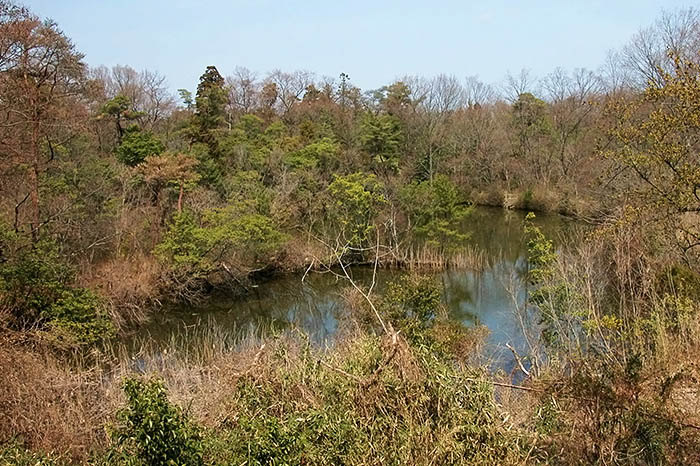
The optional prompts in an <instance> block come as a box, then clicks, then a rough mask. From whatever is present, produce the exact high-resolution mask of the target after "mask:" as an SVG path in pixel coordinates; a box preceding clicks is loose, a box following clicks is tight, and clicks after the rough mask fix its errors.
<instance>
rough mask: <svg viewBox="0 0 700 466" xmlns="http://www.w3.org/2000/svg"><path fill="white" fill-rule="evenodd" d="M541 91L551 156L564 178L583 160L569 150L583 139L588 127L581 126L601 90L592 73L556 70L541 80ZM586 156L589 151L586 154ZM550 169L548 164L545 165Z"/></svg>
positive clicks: (583, 70)
mask: <svg viewBox="0 0 700 466" xmlns="http://www.w3.org/2000/svg"><path fill="white" fill-rule="evenodd" d="M542 88H543V90H544V91H545V92H546V95H547V98H548V100H549V103H550V105H551V106H550V115H551V120H552V130H553V136H554V137H555V149H554V153H553V154H550V156H551V155H554V156H556V157H557V159H558V161H559V164H560V168H561V171H562V175H564V176H568V175H569V174H570V173H569V172H570V169H571V166H572V164H573V163H574V162H576V161H581V160H582V159H583V155H582V154H576V153H575V151H574V150H573V148H574V145H575V142H576V141H577V140H579V139H580V138H582V137H583V136H585V133H587V131H588V130H589V129H590V125H586V124H585V122H586V121H587V120H588V118H589V116H590V115H591V113H592V112H593V110H594V108H595V107H594V105H593V100H594V99H595V98H596V96H598V95H599V94H600V91H601V89H602V86H601V80H600V78H599V77H598V75H596V74H595V73H593V72H591V71H589V70H586V69H582V68H579V69H576V70H574V71H573V72H572V73H568V72H566V71H564V70H562V69H561V68H557V69H556V70H554V71H553V72H552V73H550V74H549V75H547V76H546V77H545V78H544V79H542ZM588 152H590V150H589V151H588ZM547 165H548V166H551V161H549V160H548V161H547Z"/></svg>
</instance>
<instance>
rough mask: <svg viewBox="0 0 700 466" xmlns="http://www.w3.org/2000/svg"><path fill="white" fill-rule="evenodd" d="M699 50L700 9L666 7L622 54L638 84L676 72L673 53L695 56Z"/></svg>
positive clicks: (655, 82) (638, 33)
mask: <svg viewBox="0 0 700 466" xmlns="http://www.w3.org/2000/svg"><path fill="white" fill-rule="evenodd" d="M698 51H700V11H698V10H696V9H694V8H687V9H681V10H677V11H674V12H668V11H665V12H663V14H662V15H661V17H660V18H659V19H658V20H657V21H656V22H655V23H654V24H653V25H652V26H649V27H646V28H643V29H641V30H639V31H638V32H637V34H635V35H634V37H633V38H632V40H631V41H630V42H629V43H628V44H627V45H626V46H625V47H624V48H623V49H622V52H621V58H622V63H623V64H624V66H625V68H626V69H627V70H628V72H629V73H630V76H631V77H632V78H633V80H634V84H635V85H636V86H637V87H644V86H646V84H647V83H648V82H652V83H654V84H657V85H660V84H663V81H664V74H665V73H671V74H672V73H673V69H674V66H675V65H674V61H673V57H674V56H675V57H679V58H696V55H697V53H698Z"/></svg>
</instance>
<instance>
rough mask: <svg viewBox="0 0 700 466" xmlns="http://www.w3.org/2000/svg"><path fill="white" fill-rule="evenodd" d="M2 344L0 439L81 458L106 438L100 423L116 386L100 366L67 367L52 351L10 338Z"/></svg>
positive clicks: (117, 394) (109, 413)
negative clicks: (105, 375)
mask: <svg viewBox="0 0 700 466" xmlns="http://www.w3.org/2000/svg"><path fill="white" fill-rule="evenodd" d="M2 340H3V341H2V342H1V344H0V367H2V368H3V369H2V371H0V413H1V414H0V442H6V441H9V440H11V439H13V438H16V437H18V438H20V439H21V440H22V441H24V442H25V444H26V445H27V446H28V447H30V448H32V449H38V450H42V451H47V452H57V453H59V454H67V455H69V456H70V457H72V458H75V459H85V458H86V457H87V454H88V452H89V451H90V450H91V449H92V448H94V447H95V446H96V445H101V444H104V442H105V440H106V437H105V430H104V426H105V425H106V423H107V422H108V421H109V419H110V418H111V416H112V415H113V413H114V410H115V409H116V406H117V405H118V403H119V399H120V392H119V391H118V390H115V389H114V388H115V387H113V386H111V384H107V385H105V383H104V382H103V381H102V376H103V374H102V372H101V371H99V370H89V369H88V370H71V369H70V368H69V367H67V366H66V364H65V362H60V361H59V360H58V359H56V358H55V357H54V356H52V355H51V354H49V353H47V352H46V351H43V350H41V349H39V348H36V347H33V346H29V343H27V342H17V341H11V339H10V337H8V336H7V335H5V336H4V337H3V339H2Z"/></svg>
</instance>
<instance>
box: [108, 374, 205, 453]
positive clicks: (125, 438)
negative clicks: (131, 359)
mask: <svg viewBox="0 0 700 466" xmlns="http://www.w3.org/2000/svg"><path fill="white" fill-rule="evenodd" d="M124 394H125V395H126V398H127V405H126V406H125V407H124V408H122V409H121V410H120V411H119V412H118V413H117V419H118V421H119V425H118V427H117V429H116V430H115V431H114V432H112V439H113V441H114V442H115V445H116V451H115V452H114V454H115V456H117V457H118V458H120V459H122V460H123V461H124V463H126V464H129V465H148V466H161V465H162V466H166V465H167V466H170V465H187V466H196V465H201V464H203V459H202V443H201V442H202V436H201V432H200V429H199V428H198V427H197V426H195V425H194V424H193V423H192V422H191V421H190V420H189V419H187V417H186V416H185V414H184V413H183V412H182V410H181V409H180V408H178V407H177V406H175V405H173V404H172V403H171V402H170V401H168V394H167V391H166V390H165V387H164V386H163V383H162V382H161V381H159V380H139V379H135V378H127V379H125V380H124Z"/></svg>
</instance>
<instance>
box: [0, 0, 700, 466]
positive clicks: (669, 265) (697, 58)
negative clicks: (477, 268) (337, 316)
mask: <svg viewBox="0 0 700 466" xmlns="http://www.w3.org/2000/svg"><path fill="white" fill-rule="evenodd" d="M68 32H69V31H68ZM223 65H228V64H220V66H223ZM222 69H223V68H222ZM345 71H348V72H349V73H350V75H351V74H352V70H345ZM194 86H196V88H195V87H194ZM699 151H700V12H698V11H697V10H694V9H688V10H679V11H675V12H668V13H664V14H662V15H661V16H660V17H659V19H658V20H657V21H656V22H655V23H654V24H652V25H651V26H649V27H646V28H644V29H641V30H640V31H639V32H638V33H637V34H636V35H635V36H634V37H632V38H631V39H630V41H629V43H627V44H626V45H625V46H624V47H622V48H620V49H619V50H617V51H612V52H611V53H610V55H609V59H608V61H607V62H606V63H605V64H604V65H603V66H601V68H600V69H598V70H595V71H591V70H585V69H576V70H572V71H571V70H562V69H556V70H554V71H552V72H551V73H550V74H548V75H546V76H544V77H534V76H532V75H531V74H529V73H528V72H526V71H523V72H521V73H520V74H518V75H512V76H508V77H506V78H505V79H504V81H503V82H502V83H501V84H499V85H493V86H492V85H489V84H486V83H483V82H481V81H479V79H478V78H476V77H468V78H466V79H461V78H457V77H454V76H448V75H437V76H435V77H432V78H425V77H418V76H406V77H403V78H401V79H398V80H396V81H395V82H393V83H388V84H387V85H386V86H384V87H382V88H379V89H373V90H362V89H359V88H357V87H356V86H354V85H353V83H352V80H351V77H350V76H349V75H348V74H345V73H341V74H339V76H338V77H337V78H319V77H317V76H315V75H314V74H313V73H311V72H307V71H281V70H274V71H271V72H268V73H267V74H264V75H262V74H257V73H255V72H252V71H250V70H248V69H246V68H242V67H238V68H235V69H234V70H233V73H232V74H231V75H230V76H223V75H222V74H221V73H220V71H219V70H218V69H217V67H216V66H214V65H212V66H208V67H207V68H206V69H205V70H202V74H201V77H200V79H199V82H198V83H193V87H192V90H187V89H180V90H179V91H178V93H177V95H175V94H174V93H173V92H171V89H170V88H169V86H168V83H167V81H166V77H165V76H162V75H160V74H159V73H158V72H154V71H150V70H141V71H139V70H135V69H133V68H131V67H129V66H126V65H124V66H115V67H112V68H106V67H96V68H92V67H89V66H88V65H87V64H86V63H85V62H84V61H83V56H82V55H81V53H80V52H79V51H78V50H76V47H75V46H74V45H73V43H72V42H71V40H70V39H69V37H68V35H67V33H64V32H63V31H62V30H61V29H60V27H59V25H57V24H55V23H54V22H52V21H51V20H48V19H42V18H39V17H37V16H36V15H35V14H34V13H32V12H31V11H29V10H27V9H26V8H24V7H21V6H18V5H16V4H13V3H11V2H9V1H6V0H0V157H2V160H3V163H2V164H1V166H0V192H1V195H0V361H1V364H2V371H1V372H2V373H1V374H0V462H4V463H7V464H27V465H28V464H64V463H81V464H82V463H88V462H90V463H91V464H93V463H94V464H148V465H156V464H188V465H189V464H525V463H534V464H536V463H542V464H591V463H595V464H664V463H669V464H695V463H697V462H700V366H698V363H697V360H696V355H697V350H698V349H700V276H699V275H698V272H700V263H699V262H698V259H699V258H700V256H699V255H698V252H699V251H700V222H699V220H700V217H699V216H698V215H699V214H700V191H699V190H700V156H699ZM480 205H487V206H498V207H502V208H504V209H522V210H527V211H532V212H535V215H542V214H546V213H548V214H550V215H564V216H567V217H571V218H575V219H577V220H578V221H579V222H581V223H582V224H585V225H587V228H586V229H585V231H583V232H582V233H581V235H582V238H581V241H576V242H573V241H572V242H571V244H568V245H567V244H564V245H559V246H557V247H555V246H554V243H553V242H552V240H551V239H550V238H547V237H546V236H545V235H544V234H543V232H542V231H541V230H540V229H539V228H538V227H537V226H536V224H534V223H533V222H532V221H531V220H526V221H525V222H524V225H523V231H524V234H525V235H526V237H527V238H528V243H527V247H528V249H529V253H530V256H529V263H530V265H529V270H528V272H527V276H525V277H523V280H524V282H525V283H526V284H527V287H528V290H529V291H528V296H527V304H526V306H527V309H526V311H527V312H526V314H527V315H528V316H529V317H531V320H532V322H531V323H530V324H531V327H530V328H531V330H532V331H533V332H535V333H536V335H537V337H536V339H533V340H532V341H531V342H529V343H530V345H529V350H528V354H518V352H516V351H513V353H514V355H513V356H514V358H515V359H516V360H517V364H518V365H519V367H520V369H521V374H520V378H517V379H513V378H510V377H504V375H503V374H498V373H496V374H494V373H492V372H489V371H488V370H486V369H485V368H484V367H482V366H481V365H480V364H479V363H477V362H475V361H477V359H478V358H477V353H478V352H479V339H480V338H481V337H480V333H479V332H480V331H479V330H475V329H472V328H467V327H464V326H461V325H458V324H456V323H454V322H452V321H449V320H448V319H445V317H444V313H443V312H441V310H440V309H441V306H442V304H441V299H440V290H439V287H438V285H437V284H436V283H435V282H434V280H433V279H432V278H431V275H430V273H426V272H430V271H431V270H434V269H435V268H437V267H468V266H470V260H469V257H467V256H468V255H469V253H468V252H469V251H472V253H473V247H472V248H471V249H470V246H469V245H470V239H469V237H468V235H465V234H463V231H462V230H461V229H460V225H462V224H464V222H469V219H470V215H471V213H472V209H473V208H474V206H480ZM530 218H531V216H529V217H528V219H530ZM465 251H467V252H465ZM367 266H369V267H374V268H375V269H376V268H378V267H392V268H400V269H406V270H410V271H411V273H408V274H407V275H406V277H405V279H403V280H401V281H399V282H396V283H393V284H392V285H390V286H389V288H388V289H387V290H386V292H384V293H381V294H377V293H374V294H373V290H372V288H369V289H367V288H366V287H364V286H362V285H360V284H358V283H356V282H355V281H353V280H352V274H351V273H349V270H351V269H352V267H367ZM316 271H331V272H332V273H336V274H338V275H340V276H345V277H346V279H347V280H345V282H343V283H341V285H342V286H346V287H347V289H346V291H345V296H346V298H347V308H348V313H349V314H350V316H351V317H349V318H351V319H352V320H353V322H354V323H355V325H353V326H351V328H352V330H348V332H347V335H346V336H345V337H344V338H341V339H339V340H338V342H337V343H336V344H335V345H334V346H333V347H331V348H328V349H326V350H321V349H320V348H314V347H313V345H310V344H309V342H308V340H305V339H304V337H303V336H299V335H292V334H281V335H275V336H271V337H269V339H267V340H265V341H264V342H262V343H261V342H258V341H255V342H254V341H251V342H247V343H246V342H242V343H241V344H240V345H237V346H236V347H235V348H228V349H221V350H218V351H217V350H211V351H210V350H206V349H204V350H202V351H201V354H200V355H199V356H198V357H197V358H194V359H195V360H192V359H188V358H186V357H184V356H183V357H182V358H181V359H176V360H175V361H172V362H170V363H169V364H166V365H161V368H160V370H154V371H152V372H151V371H149V372H148V373H146V374H143V373H139V371H135V370H133V366H132V365H130V364H129V361H128V360H126V361H125V360H123V358H120V357H119V356H116V355H115V354H116V352H115V351H112V350H110V348H112V349H113V348H114V346H113V345H114V343H113V342H114V341H118V340H119V338H120V336H122V335H125V334H128V333H129V332H130V331H132V330H133V329H135V328H138V327H139V326H140V325H142V324H143V323H144V322H147V321H148V320H149V319H151V318H152V316H153V315H155V314H158V313H163V312H168V308H169V305H171V304H178V303H196V302H200V301H202V300H205V299H207V297H208V296H211V295H212V294H221V293H223V294H227V295H231V296H233V297H235V296H239V295H243V294H245V293H247V292H248V290H249V288H250V287H252V286H257V285H258V284H261V283H264V282H265V281H266V280H269V279H271V278H272V277H275V276H278V275H280V274H292V273H299V274H309V273H315V272H316ZM524 325H525V324H524ZM214 347H216V345H214ZM205 350H206V351H205Z"/></svg>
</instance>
